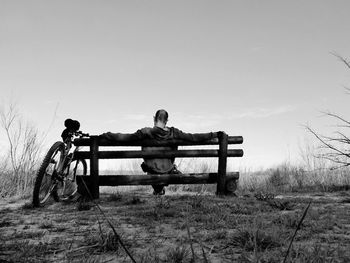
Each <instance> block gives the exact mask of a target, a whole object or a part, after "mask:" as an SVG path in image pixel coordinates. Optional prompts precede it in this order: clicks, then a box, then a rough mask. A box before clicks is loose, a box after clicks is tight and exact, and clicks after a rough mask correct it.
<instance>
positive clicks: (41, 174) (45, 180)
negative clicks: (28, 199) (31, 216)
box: [33, 142, 65, 207]
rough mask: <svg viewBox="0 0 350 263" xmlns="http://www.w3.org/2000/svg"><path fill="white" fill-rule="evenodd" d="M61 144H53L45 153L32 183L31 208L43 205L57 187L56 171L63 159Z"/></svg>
mask: <svg viewBox="0 0 350 263" xmlns="http://www.w3.org/2000/svg"><path fill="white" fill-rule="evenodd" d="M64 148H65V145H64V143H63V142H55V143H54V144H53V145H52V146H51V148H50V149H49V151H48V152H47V154H46V156H45V158H44V161H43V162H42V164H41V166H40V168H39V170H38V172H37V175H36V179H35V183H34V190H33V206H35V207H38V206H41V205H44V204H45V202H47V200H48V199H49V197H50V195H51V193H52V192H53V191H54V189H55V187H56V185H57V182H58V181H57V169H58V167H59V166H60V165H61V163H62V162H63V159H64Z"/></svg>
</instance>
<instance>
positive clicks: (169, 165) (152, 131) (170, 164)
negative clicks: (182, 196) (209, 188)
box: [100, 110, 217, 195]
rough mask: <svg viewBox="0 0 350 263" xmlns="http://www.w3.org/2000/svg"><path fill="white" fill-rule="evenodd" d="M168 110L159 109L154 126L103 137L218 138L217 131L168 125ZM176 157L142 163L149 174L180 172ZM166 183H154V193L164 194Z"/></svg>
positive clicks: (150, 148) (130, 139)
mask: <svg viewBox="0 0 350 263" xmlns="http://www.w3.org/2000/svg"><path fill="white" fill-rule="evenodd" d="M167 122H168V112H166V111H165V110H158V111H157V112H156V114H155V116H154V127H153V128H150V127H146V128H142V129H139V130H137V131H136V132H135V133H111V132H107V133H103V134H101V135H100V137H101V138H105V139H107V140H111V141H139V140H144V139H152V140H156V141H164V140H171V139H179V140H184V141H189V142H199V141H206V140H211V139H213V138H217V132H210V133H185V132H182V131H181V130H179V129H177V128H174V127H167V126H166V124H167ZM155 149H157V150H177V146H166V147H164V146H162V147H160V146H157V147H142V150H144V151H152V150H155ZM174 162H175V158H156V159H149V158H144V162H143V163H142V164H141V167H142V170H143V171H144V172H146V173H148V174H174V173H180V171H178V170H177V168H176V165H175V164H174ZM164 186H166V185H164V184H161V185H159V184H158V185H152V187H153V189H154V192H153V194H154V195H164V193H165V191H164Z"/></svg>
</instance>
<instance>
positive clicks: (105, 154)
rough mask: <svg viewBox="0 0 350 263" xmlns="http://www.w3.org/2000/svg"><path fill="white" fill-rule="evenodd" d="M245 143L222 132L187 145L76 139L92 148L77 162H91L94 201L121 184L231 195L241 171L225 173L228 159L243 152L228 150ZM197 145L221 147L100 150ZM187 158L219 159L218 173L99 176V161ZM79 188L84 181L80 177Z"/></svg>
mask: <svg viewBox="0 0 350 263" xmlns="http://www.w3.org/2000/svg"><path fill="white" fill-rule="evenodd" d="M241 143H243V137H242V136H228V135H227V134H225V133H219V136H218V138H215V139H212V140H208V141H202V142H195V143H194V142H187V141H182V140H175V139H172V140H167V141H161V142H160V141H155V140H143V141H129V142H117V141H109V140H106V139H102V138H100V137H98V136H91V137H90V138H82V139H76V140H75V141H74V145H76V146H89V147H90V150H89V151H79V152H76V155H75V158H76V159H89V160H90V176H84V177H83V179H84V182H85V184H86V185H87V187H88V189H89V191H90V193H91V195H92V197H93V198H95V199H97V198H99V186H119V185H152V184H214V183H216V184H217V190H216V194H217V195H228V194H232V193H234V191H235V190H236V187H237V180H238V179H239V173H238V172H230V173H227V172H226V166H227V157H242V156H243V150H242V149H228V145H229V144H241ZM196 145H218V146H219V148H218V149H203V150H201V149H188V150H169V151H164V150H154V151H142V150H137V151H135V150H118V151H100V150H99V147H100V146H103V147H104V146H123V147H125V146H196ZM176 157H178V158H188V157H192V158H193V157H198V158H199V157H218V172H217V173H188V174H140V175H123V174H118V175H100V174H99V159H131V158H176ZM77 182H78V185H79V184H80V185H81V183H82V178H81V177H77Z"/></svg>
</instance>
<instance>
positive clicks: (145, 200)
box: [0, 192, 350, 263]
mask: <svg viewBox="0 0 350 263" xmlns="http://www.w3.org/2000/svg"><path fill="white" fill-rule="evenodd" d="M121 195H122V197H120V196H119V195H116V196H114V197H110V196H109V195H104V194H102V195H101V200H100V201H99V205H100V206H101V209H103V211H104V212H105V213H106V215H107V216H108V217H109V218H110V219H111V220H112V222H113V225H114V226H115V227H116V228H117V231H118V233H119V234H121V236H122V240H123V241H124V243H125V244H126V245H127V247H128V249H129V250H130V253H131V254H132V255H133V256H134V257H135V259H136V262H212V263H215V262H281V261H282V260H283V258H284V256H285V254H286V250H287V246H288V244H289V242H290V240H291V237H292V236H293V233H294V232H295V229H296V227H297V226H298V223H299V220H300V218H301V216H302V213H303V211H304V209H305V207H306V205H307V203H308V202H309V200H310V198H312V199H314V201H313V204H312V207H311V208H310V210H309V211H308V213H307V215H306V218H305V220H304V221H303V223H302V224H301V226H300V230H299V232H298V233H297V235H296V237H295V240H294V242H293V245H292V248H291V251H290V255H289V261H287V262H312V261H308V260H310V259H312V255H314V256H315V254H316V253H319V255H318V256H317V257H316V256H315V257H314V258H317V259H318V260H320V261H317V262H329V259H330V258H332V259H333V260H334V261H333V262H347V261H348V260H350V254H349V252H348V251H347V250H346V244H347V242H348V240H349V238H350V228H349V226H350V222H349V218H350V217H349V213H348V211H349V209H348V207H347V206H348V205H349V204H348V203H344V202H342V200H343V199H346V198H348V197H349V194H348V195H346V194H345V193H342V194H339V195H337V194H336V193H333V194H327V195H325V194H323V193H321V194H319V193H317V194H314V195H313V196H311V197H310V195H306V196H305V197H303V195H301V196H300V195H299V194H298V195H296V194H289V196H288V197H285V198H281V197H279V198H275V199H273V200H276V201H280V202H281V203H283V204H289V203H290V204H293V205H292V206H290V207H289V208H290V210H285V209H281V206H279V205H271V204H270V203H269V202H270V201H271V200H258V199H256V198H255V197H254V196H253V195H251V196H241V197H239V198H234V197H224V198H222V197H216V196H215V195H203V194H200V195H193V194H187V195H183V194H181V195H168V196H167V195H165V196H161V197H159V196H157V197H156V196H153V195H152V194H150V193H148V192H146V193H140V192H138V193H135V192H134V193H122V194H121ZM293 195H294V196H293ZM335 197H337V198H335ZM135 200H140V201H141V202H140V201H135ZM283 206H285V205H283ZM3 211H4V213H2V211H0V213H1V215H2V220H1V222H0V231H1V233H2V237H3V240H4V242H3V243H2V245H1V246H2V250H1V251H5V253H6V254H1V253H0V261H1V259H4V257H6V259H9V260H10V261H13V262H17V260H22V261H19V262H24V261H25V260H27V262H44V261H58V262H99V261H98V260H100V261H101V262H104V261H108V260H112V259H113V260H117V261H118V260H119V261H121V262H130V260H128V259H127V257H126V254H125V252H124V251H123V250H122V249H121V248H120V245H119V243H118V242H117V240H116V237H115V235H114V234H113V233H112V232H111V229H110V228H109V227H108V225H107V223H106V222H105V221H104V220H103V218H102V217H101V216H100V215H99V213H98V210H97V209H90V210H80V209H79V208H78V207H77V205H76V203H74V202H71V203H67V204H60V203H58V204H51V205H49V206H47V207H45V208H40V209H21V208H17V209H15V210H11V209H10V210H6V209H5V210H3ZM14 229H16V231H15V232H14ZM58 229H59V230H60V231H58ZM19 246H22V247H24V248H26V249H27V252H25V251H22V250H21V251H22V252H20V253H17V251H16V250H17V249H18V247H19ZM19 255H21V257H22V259H19ZM324 258H326V259H328V261H327V260H325V259H324ZM322 260H323V261H322Z"/></svg>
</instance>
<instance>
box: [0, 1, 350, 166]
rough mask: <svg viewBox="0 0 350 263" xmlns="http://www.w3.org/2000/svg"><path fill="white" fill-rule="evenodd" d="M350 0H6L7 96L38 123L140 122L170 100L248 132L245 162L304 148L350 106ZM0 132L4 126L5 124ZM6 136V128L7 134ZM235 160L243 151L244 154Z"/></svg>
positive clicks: (196, 118) (210, 122) (2, 25)
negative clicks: (309, 136)
mask: <svg viewBox="0 0 350 263" xmlns="http://www.w3.org/2000/svg"><path fill="white" fill-rule="evenodd" d="M349 10H350V2H349V1H346V0H344V1H331V0H329V1H324V0H314V1H312V0H309V1H296V0H294V1H281V0H275V1H269V0H266V1H233V0H232V1H214V0H213V1H203V0H201V1H191V0H186V1H179V0H176V1H164V0H161V1H153V0H148V1H87V0H84V1H28V0H26V1H4V0H0V90H1V95H0V96H1V103H6V102H8V101H9V100H10V98H14V99H15V100H17V101H18V103H19V105H20V108H21V111H22V112H23V114H24V115H25V118H26V119H28V120H31V121H32V122H33V123H34V124H35V125H37V127H38V128H39V129H41V130H45V129H47V127H48V126H49V124H50V122H51V121H52V120H54V124H53V126H52V128H51V129H50V131H49V135H48V138H47V141H48V144H50V143H51V142H52V141H55V140H58V139H59V138H60V133H61V130H62V129H63V121H64V119H66V118H68V117H70V118H75V119H78V120H80V121H81V124H82V125H81V127H82V129H83V130H84V131H85V132H89V133H90V134H100V133H102V132H105V131H114V132H133V131H135V130H136V129H137V128H141V127H144V126H151V125H152V124H153V123H152V117H153V115H154V112H155V111H156V110H157V109H159V108H164V109H166V110H168V112H169V115H170V117H169V123H168V124H169V126H176V127H178V128H180V129H182V130H184V131H188V132H207V131H218V130H224V131H226V132H227V133H228V134H229V135H243V136H244V139H245V142H244V144H243V145H242V148H243V149H244V150H245V157H244V158H242V160H240V161H239V162H240V163H242V165H243V166H247V167H250V168H251V167H269V166H271V165H275V164H278V163H281V162H283V161H285V160H288V159H292V160H294V159H296V158H297V157H298V154H299V149H298V148H299V145H300V144H302V143H303V141H304V139H305V136H306V132H305V129H304V128H302V125H303V124H306V123H309V124H310V125H311V126H313V127H315V128H317V129H319V130H320V131H324V132H328V129H329V127H328V123H327V119H326V118H322V117H320V116H321V114H320V111H323V110H332V111H334V112H337V113H339V114H341V115H343V116H346V117H347V116H349V115H350V114H349V113H350V110H349V107H348V105H349V99H350V97H349V96H347V95H345V91H344V89H343V85H349V86H350V71H349V70H347V69H346V68H345V66H344V65H343V64H342V63H341V62H340V61H339V60H338V59H337V58H336V57H335V56H333V55H331V52H336V53H338V54H340V55H343V56H344V57H348V58H350V34H349V32H350V14H349ZM0 134H1V133H0ZM0 139H1V140H0V141H1V143H2V145H4V144H5V137H4V135H3V134H2V135H1V138H0ZM237 161H238V160H237Z"/></svg>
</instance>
